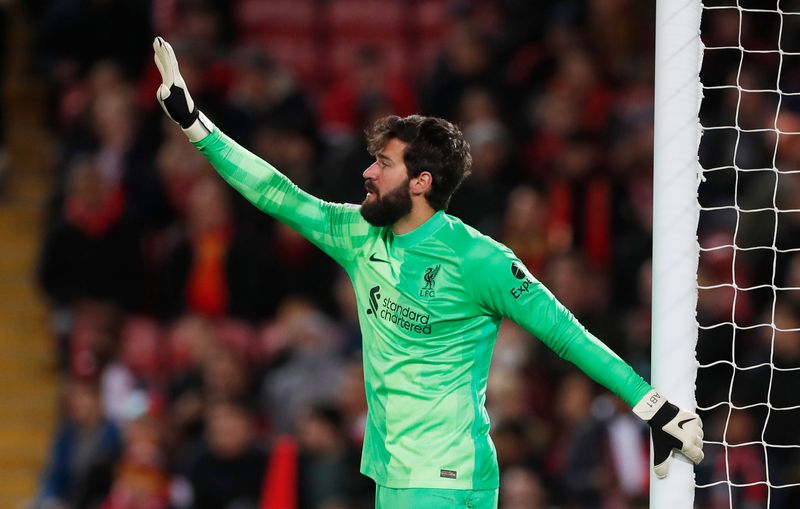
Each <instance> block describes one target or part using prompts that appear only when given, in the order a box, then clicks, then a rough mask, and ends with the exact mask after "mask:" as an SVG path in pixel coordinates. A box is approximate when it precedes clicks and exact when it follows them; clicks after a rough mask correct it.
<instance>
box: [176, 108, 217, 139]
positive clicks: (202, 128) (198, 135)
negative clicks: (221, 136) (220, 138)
mask: <svg viewBox="0 0 800 509" xmlns="http://www.w3.org/2000/svg"><path fill="white" fill-rule="evenodd" d="M213 130H214V124H213V123H212V122H211V121H210V120H209V119H208V117H206V116H205V115H204V114H203V112H202V111H201V112H199V115H198V116H197V120H195V121H194V122H192V124H191V125H190V126H189V127H187V128H185V129H184V130H183V132H184V134H186V137H187V138H189V141H191V142H198V141H200V140H202V139H203V138H205V137H206V136H208V135H209V134H211V131H213Z"/></svg>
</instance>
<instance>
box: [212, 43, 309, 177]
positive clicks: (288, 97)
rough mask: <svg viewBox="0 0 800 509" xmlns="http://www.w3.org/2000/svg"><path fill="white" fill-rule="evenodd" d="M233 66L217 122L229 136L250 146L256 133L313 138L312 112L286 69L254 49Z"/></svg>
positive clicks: (245, 53)
mask: <svg viewBox="0 0 800 509" xmlns="http://www.w3.org/2000/svg"><path fill="white" fill-rule="evenodd" d="M235 62H236V78H235V80H234V82H233V84H232V86H231V89H230V90H229V92H228V101H227V106H226V112H225V114H224V115H223V117H222V118H221V119H220V121H222V123H223V126H224V127H225V131H226V132H227V133H229V134H230V136H232V137H233V138H234V139H236V140H239V141H240V143H242V144H243V145H245V146H251V144H252V142H253V137H254V135H255V133H256V130H257V129H259V128H262V127H272V128H278V127H284V128H286V127H289V128H293V130H294V131H295V132H298V133H304V134H305V135H306V136H308V137H309V138H311V139H314V138H316V136H317V133H316V129H317V127H316V125H317V120H316V117H315V115H314V111H312V109H311V106H310V105H309V102H308V99H307V98H306V97H305V95H304V94H303V92H302V91H301V90H300V89H299V88H298V86H297V84H296V83H295V82H294V79H293V78H292V76H291V74H290V73H289V71H288V70H287V69H285V68H284V67H282V66H281V65H280V64H278V63H277V62H276V61H274V60H273V59H272V58H270V57H269V56H268V55H267V54H265V53H264V52H263V50H261V49H258V48H249V49H246V50H243V51H241V52H240V53H239V55H238V56H237V58H236V60H235ZM276 166H277V167H279V168H281V169H283V168H282V167H281V166H280V165H279V164H276Z"/></svg>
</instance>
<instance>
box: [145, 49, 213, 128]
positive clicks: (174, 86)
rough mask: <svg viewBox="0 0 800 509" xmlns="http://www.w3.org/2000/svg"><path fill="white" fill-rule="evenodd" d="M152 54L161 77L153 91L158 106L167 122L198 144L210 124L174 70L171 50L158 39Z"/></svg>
mask: <svg viewBox="0 0 800 509" xmlns="http://www.w3.org/2000/svg"><path fill="white" fill-rule="evenodd" d="M153 51H154V52H155V54H154V55H153V58H154V60H155V61H156V67H158V71H159V72H160V73H161V82H162V83H161V85H159V87H158V90H157V91H156V98H158V102H159V104H161V107H162V108H163V109H164V111H165V112H166V113H167V115H168V116H169V118H171V119H172V120H174V121H175V122H177V123H178V124H180V126H181V127H182V128H183V132H184V133H186V136H188V137H189V140H190V141H200V140H202V139H203V138H205V137H206V136H207V135H208V134H209V133H211V131H213V130H214V124H212V123H211V121H210V120H209V119H208V118H207V117H206V116H205V115H203V113H202V112H201V111H200V110H198V109H197V107H195V105H194V101H193V100H192V96H190V95H189V91H188V90H187V89H186V82H185V81H183V76H181V72H180V70H179V69H178V60H177V59H176V58H175V52H174V51H173V50H172V46H170V44H169V43H168V42H167V41H165V40H164V39H162V38H161V37H156V38H155V39H154V40H153Z"/></svg>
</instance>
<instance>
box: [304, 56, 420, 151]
mask: <svg viewBox="0 0 800 509" xmlns="http://www.w3.org/2000/svg"><path fill="white" fill-rule="evenodd" d="M376 100H384V101H386V103H387V104H388V105H389V107H390V109H391V112H392V113H393V114H395V115H399V116H401V117H405V116H406V115H411V114H412V113H416V111H417V104H416V103H417V100H416V97H415V94H414V91H413V90H411V89H410V88H409V86H408V84H407V82H406V81H405V80H402V79H400V78H398V77H396V76H392V75H391V74H390V73H389V72H388V71H387V69H386V68H385V66H384V57H383V55H382V54H381V50H380V49H379V48H376V47H372V46H365V47H362V48H359V49H357V50H356V51H355V52H354V54H353V56H352V66H351V69H350V70H349V72H347V73H344V74H343V75H342V76H338V77H337V80H336V81H335V82H334V84H333V85H332V86H331V87H330V88H329V89H328V90H326V91H325V92H323V94H322V98H321V100H320V106H319V117H320V124H321V127H322V130H323V132H324V133H325V135H326V136H327V137H329V138H331V139H332V140H334V141H336V140H337V139H339V138H342V137H344V138H350V137H355V136H357V137H362V136H361V131H362V130H360V129H359V127H360V126H361V122H359V110H360V109H361V108H362V107H363V106H362V105H363V104H365V103H366V102H369V101H376Z"/></svg>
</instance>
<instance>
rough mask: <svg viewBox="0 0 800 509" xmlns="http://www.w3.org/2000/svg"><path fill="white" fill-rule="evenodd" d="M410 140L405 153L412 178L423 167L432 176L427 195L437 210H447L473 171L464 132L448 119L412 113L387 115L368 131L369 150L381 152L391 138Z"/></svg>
mask: <svg viewBox="0 0 800 509" xmlns="http://www.w3.org/2000/svg"><path fill="white" fill-rule="evenodd" d="M393 138H397V139H398V140H400V141H402V142H404V143H406V144H408V146H406V149H405V152H404V154H403V160H404V162H405V164H406V169H407V171H408V176H409V178H413V177H417V176H419V174H420V173H422V172H423V171H427V172H429V173H430V174H431V175H432V176H433V183H432V184H431V189H430V190H429V191H428V192H427V193H426V194H425V199H427V200H428V203H429V204H430V206H431V207H433V208H434V209H435V210H446V209H447V205H448V204H449V203H450V198H451V197H452V196H453V193H455V192H456V189H458V186H460V185H461V183H462V182H463V181H464V179H465V178H467V177H468V176H469V174H470V168H471V167H472V156H471V155H470V153H469V143H467V141H466V140H464V135H463V134H462V133H461V131H460V130H459V129H458V127H456V126H454V125H453V124H451V123H450V122H448V121H447V120H444V119H441V118H436V117H424V116H421V115H410V116H408V117H402V118H401V117H398V116H396V115H391V116H388V117H384V118H382V119H380V120H378V121H377V122H375V125H374V126H372V129H370V131H369V132H368V133H367V148H368V150H369V152H370V154H372V155H375V154H377V153H378V152H380V151H381V150H382V149H383V148H384V147H385V146H386V144H387V143H388V142H389V140H391V139H393Z"/></svg>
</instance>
